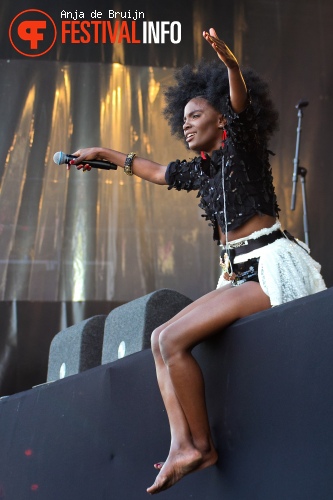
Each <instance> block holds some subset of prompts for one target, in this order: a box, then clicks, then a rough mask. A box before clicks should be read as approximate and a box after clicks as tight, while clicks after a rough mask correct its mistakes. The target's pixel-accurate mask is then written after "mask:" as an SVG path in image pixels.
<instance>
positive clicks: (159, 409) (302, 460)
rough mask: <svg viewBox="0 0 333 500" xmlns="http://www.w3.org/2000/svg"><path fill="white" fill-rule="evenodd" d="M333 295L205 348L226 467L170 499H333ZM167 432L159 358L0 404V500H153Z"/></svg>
mask: <svg viewBox="0 0 333 500" xmlns="http://www.w3.org/2000/svg"><path fill="white" fill-rule="evenodd" d="M332 299H333V289H329V290H327V291H325V292H321V293H319V294H316V295H314V296H311V297H307V298H305V299H300V300H297V301H295V302H293V303H289V304H286V305H284V306H279V307H277V308H274V309H272V310H269V311H265V312H262V313H259V314H255V315H253V316H251V317H249V318H246V319H243V320H241V321H238V322H237V323H235V324H234V325H232V326H231V327H230V328H228V330H226V331H225V332H224V333H223V334H221V335H219V336H217V337H215V338H213V339H211V340H210V341H208V342H206V343H204V344H202V345H201V346H199V347H198V348H196V350H195V355H196V356H197V358H198V359H199V361H200V363H201V365H202V366H203V371H204V376H205V380H206V387H207V404H208V409H209V414H210V418H211V425H212V429H213V435H214V440H215V442H216V445H217V448H218V451H219V455H220V459H219V462H218V464H217V465H216V466H214V467H211V468H209V469H207V470H204V471H201V472H198V473H196V474H192V475H190V476H188V477H186V478H184V479H183V480H182V481H181V482H180V483H178V484H177V485H176V486H174V487H173V488H172V489H170V490H168V491H166V492H163V493H161V494H159V498H161V500H162V499H170V500H176V499H177V500H185V499H193V500H222V499H223V500H331V499H332V498H333V475H332V464H333V425H332V422H333V376H332V371H333V368H332V367H333V327H332V324H333V301H332ZM168 445H169V431H168V423H167V418H166V414H165V411H164V408H163V404H162V401H161V397H160V394H159V391H158V387H157V383H156V379H155V373H154V366H153V360H152V355H151V352H150V350H146V351H143V352H140V353H138V354H134V355H131V356H128V357H126V358H124V359H122V360H119V361H115V362H113V363H110V364H107V365H103V366H101V367H97V368H94V369H91V370H88V371H86V372H83V373H81V374H79V375H74V376H71V377H68V378H67V379H63V380H60V381H57V382H53V383H50V384H46V385H42V386H39V387H36V388H34V389H31V390H29V391H26V392H23V393H20V394H16V395H13V396H10V397H8V398H3V399H2V400H1V401H0V449H1V454H0V498H1V499H2V498H3V499H8V500H29V499H32V498H36V499H37V498H38V499H42V500H95V499H96V500H144V499H147V498H149V496H148V495H147V493H146V491H145V490H146V487H147V486H150V485H151V484H152V483H153V481H154V478H155V475H156V471H155V470H154V468H153V463H154V462H156V461H161V460H163V459H164V458H165V457H166V455H167V452H168Z"/></svg>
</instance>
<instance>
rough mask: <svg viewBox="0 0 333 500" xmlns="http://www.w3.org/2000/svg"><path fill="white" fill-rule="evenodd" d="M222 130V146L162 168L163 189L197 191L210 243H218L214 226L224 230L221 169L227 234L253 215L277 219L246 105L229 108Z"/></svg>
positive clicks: (264, 153) (264, 155) (268, 173)
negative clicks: (211, 236) (242, 108)
mask: <svg viewBox="0 0 333 500" xmlns="http://www.w3.org/2000/svg"><path fill="white" fill-rule="evenodd" d="M225 118H226V120H227V123H226V126H225V129H226V133H227V137H226V139H225V141H224V144H223V147H222V148H221V149H219V150H217V151H214V152H213V154H212V157H211V158H210V157H209V156H208V155H206V159H204V158H202V157H201V156H197V157H195V158H193V160H191V161H186V160H183V161H180V160H176V161H173V162H171V163H169V165H168V167H167V170H166V177H165V178H166V182H167V184H168V185H169V187H168V189H172V188H175V189H177V190H178V191H180V190H181V189H185V190H187V191H192V190H197V191H198V195H197V197H198V198H200V203H199V207H200V208H202V209H203V210H204V212H205V214H203V215H202V217H205V218H206V220H209V221H210V223H211V224H210V225H213V227H214V240H219V235H218V225H219V226H220V227H221V228H222V231H223V232H224V233H225V232H226V227H225V215H224V200H223V188H222V186H223V179H222V169H223V165H224V188H225V194H226V220H227V230H228V231H231V230H233V229H236V228H238V227H240V226H241V225H242V224H244V222H246V221H247V220H249V219H250V218H251V217H253V216H254V215H255V214H266V215H272V216H278V212H279V208H278V205H277V201H276V196H275V191H274V186H273V177H272V170H271V167H270V163H269V154H270V151H268V150H267V144H266V142H265V141H262V140H261V138H260V137H259V135H258V133H257V125H256V116H255V114H254V111H253V108H252V106H251V104H249V105H248V107H247V108H246V110H245V111H243V112H242V113H239V114H237V113H235V112H234V111H233V110H232V108H231V106H230V104H229V111H228V114H227V116H225Z"/></svg>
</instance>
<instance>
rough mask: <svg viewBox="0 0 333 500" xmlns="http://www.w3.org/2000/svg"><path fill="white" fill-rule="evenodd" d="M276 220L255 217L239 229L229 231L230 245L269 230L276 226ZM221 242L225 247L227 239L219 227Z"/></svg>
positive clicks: (270, 217)
mask: <svg viewBox="0 0 333 500" xmlns="http://www.w3.org/2000/svg"><path fill="white" fill-rule="evenodd" d="M275 222H276V218H275V217H272V216H271V215H254V216H253V217H252V218H251V219H249V220H248V221H246V222H245V223H244V224H242V225H241V226H240V227H238V228H237V229H234V230H233V231H228V241H229V243H230V242H231V241H234V240H238V239H239V238H246V236H249V235H250V234H251V233H254V231H260V229H264V228H268V227H271V226H273V224H275ZM219 235H220V240H221V243H222V244H223V245H225V242H226V237H225V234H224V233H222V229H221V228H220V227H219Z"/></svg>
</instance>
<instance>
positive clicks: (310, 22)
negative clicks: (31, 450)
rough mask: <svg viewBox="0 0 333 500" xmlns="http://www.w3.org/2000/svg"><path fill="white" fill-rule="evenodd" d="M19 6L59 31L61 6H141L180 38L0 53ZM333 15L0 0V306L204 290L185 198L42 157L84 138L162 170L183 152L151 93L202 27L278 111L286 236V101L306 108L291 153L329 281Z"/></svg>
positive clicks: (315, 4) (295, 226) (199, 45)
mask: <svg viewBox="0 0 333 500" xmlns="http://www.w3.org/2000/svg"><path fill="white" fill-rule="evenodd" d="M27 8H40V9H42V10H45V11H47V12H48V13H49V14H51V15H52V17H53V18H54V19H55V20H56V22H57V23H58V24H59V23H60V11H61V9H63V8H66V10H68V11H70V10H75V9H77V10H79V11H80V10H82V11H86V12H88V11H89V12H90V11H91V10H92V9H100V10H102V11H103V12H107V11H108V9H112V8H115V9H117V10H120V11H125V10H128V9H132V11H134V10H141V11H143V12H144V13H145V16H146V17H145V19H146V20H153V21H162V20H167V21H174V20H178V21H179V22H181V25H182V41H181V43H180V44H178V45H175V44H171V43H170V42H168V43H166V44H164V45H161V44H151V45H147V46H134V45H131V44H117V45H116V44H115V45H114V46H110V45H109V46H101V45H89V46H82V45H81V46H74V45H68V44H67V45H64V44H61V43H60V42H59V40H58V41H57V43H56V45H55V46H54V48H53V49H52V50H51V51H50V52H49V53H47V54H46V55H45V56H43V57H41V58H37V59H35V60H31V59H28V58H26V57H24V56H20V55H19V54H18V53H16V52H15V51H14V49H13V48H12V47H11V46H10V43H9V40H8V34H7V32H8V26H9V24H10V22H11V20H12V19H13V18H14V17H15V15H16V14H17V13H19V12H20V11H22V10H24V9H27ZM332 24H333V4H332V2H331V1H330V0H292V1H290V0H251V1H250V0H237V1H234V2H226V1H219V2H218V1H216V0H208V1H206V2H204V3H203V2H199V1H198V0H196V1H193V2H192V3H191V4H188V5H180V4H179V2H177V3H176V2H175V1H174V0H173V1H171V2H168V3H167V5H166V4H163V3H161V2H154V1H153V0H147V1H146V2H132V1H129V2H117V3H115V2H113V3H112V2H111V3H110V2H94V5H93V6H92V4H91V3H90V2H83V3H82V2H81V3H80V5H78V4H77V3H75V1H71V2H66V6H62V5H59V6H57V7H55V6H54V5H53V6H50V7H49V6H46V5H45V2H41V1H39V2H38V1H36V2H34V3H33V4H31V5H30V4H29V5H27V3H26V2H25V1H23V0H20V1H18V2H15V3H11V4H9V3H7V4H4V3H3V4H2V5H1V16H0V26H1V31H0V46H1V50H0V56H1V60H0V110H1V117H2V127H1V134H0V183H1V184H0V235H1V237H0V301H10V302H11V301H12V302H15V301H30V302H31V303H33V302H36V301H38V302H40V301H45V302H46V301H48V302H52V301H57V302H63V303H65V302H76V301H82V302H85V301H115V302H125V301H128V300H131V299H134V298H136V297H139V296H141V295H144V294H146V293H149V292H151V291H152V290H155V289H158V288H162V287H169V288H174V289H176V290H178V291H180V292H182V293H184V294H185V295H188V296H189V297H191V298H193V299H195V298H197V297H199V296H200V295H202V294H204V293H206V292H208V291H209V290H211V289H212V288H214V287H215V284H216V281H217V278H218V274H219V266H218V248H217V247H216V245H215V244H214V243H213V241H212V233H211V228H210V227H208V225H207V223H206V222H205V221H204V220H203V219H202V218H201V212H200V211H199V209H198V208H197V200H196V198H195V194H193V193H189V194H187V193H185V192H182V193H178V192H173V191H168V190H167V188H166V187H162V186H154V185H150V184H148V183H146V182H144V181H141V180H140V179H138V178H136V177H133V178H129V177H127V176H126V175H124V173H123V171H122V169H121V170H119V171H118V172H113V171H109V172H106V171H97V170H93V171H91V172H89V173H86V174H82V173H81V172H77V171H76V170H71V171H70V172H69V173H68V172H67V171H66V167H65V166H57V165H55V164H54V163H53V160H52V157H53V154H54V153H55V152H56V151H60V150H62V151H64V152H66V153H71V152H73V151H75V150H76V149H77V148H79V147H85V146H93V145H103V146H106V147H111V148H114V149H117V150H120V151H124V152H129V151H136V152H137V153H138V154H139V155H142V156H145V157H147V158H151V159H153V160H156V161H158V162H162V163H165V164H167V163H168V162H169V161H171V160H173V159H176V158H181V159H183V158H188V157H189V156H190V153H189V152H188V151H187V150H186V149H185V147H184V145H183V144H181V143H180V142H177V141H176V140H175V139H173V138H171V137H170V133H169V130H168V127H167V124H166V123H165V121H164V119H163V117H162V114H161V112H162V108H163V88H165V87H166V86H167V85H169V84H170V83H172V80H173V71H174V68H175V67H178V66H181V65H183V64H185V63H187V62H189V63H193V62H194V61H196V60H198V59H200V57H202V56H204V57H206V58H212V57H214V54H213V53H212V51H211V49H210V48H209V47H208V46H207V44H206V45H205V43H204V41H203V40H202V37H201V33H202V30H203V29H208V28H209V27H210V26H214V27H216V29H217V31H218V33H219V34H220V36H221V37H222V38H224V39H225V40H226V42H227V43H228V44H229V45H230V46H231V48H233V49H234V50H235V52H236V55H237V56H238V58H239V60H240V61H241V62H242V64H243V65H247V66H252V67H254V68H255V69H256V70H257V71H258V72H259V73H260V74H262V75H263V76H264V77H265V78H266V79H267V80H268V81H269V83H270V86H271V90H272V96H273V99H274V101H275V103H276V106H277V108H278V111H279V113H280V131H279V132H278V133H277V134H276V135H275V137H274V139H273V140H272V143H271V145H270V148H271V149H272V150H273V151H274V152H275V153H276V156H275V157H273V160H272V166H273V174H274V179H275V185H276V190H277V194H278V199H279V204H280V207H281V210H282V211H281V222H282V224H283V226H284V227H286V228H288V229H289V231H290V232H292V233H294V235H295V236H297V237H299V238H301V239H303V221H302V196H301V190H300V185H298V191H297V203H296V210H295V211H293V212H292V211H291V210H290V197H291V187H292V173H293V159H294V156H295V144H296V126H297V110H296V108H295V105H296V104H297V103H298V102H299V100H300V99H302V98H303V99H306V100H308V101H309V105H308V107H306V108H305V109H304V116H303V127H302V135H301V149H300V162H301V166H303V167H305V168H306V169H307V176H306V190H307V201H308V215H309V227H310V246H311V250H312V255H313V257H314V258H315V259H316V260H318V261H320V262H321V264H322V270H323V275H324V278H325V280H326V282H327V284H328V285H329V286H331V285H332V284H333V264H332V259H331V253H332V250H331V245H332V241H333V225H332V223H331V214H332V208H333V196H332V190H333V165H332V160H331V154H330V153H331V142H332V139H331V130H332V125H331V119H332V115H333V106H332V90H331V89H332V83H333V81H332V80H333V74H332V73H333V68H332V53H333V32H332V28H331V27H332ZM298 184H300V182H298ZM14 310H16V309H15V308H14V309H13V311H14ZM77 319H78V320H80V319H81V318H77ZM14 324H15V321H14ZM0 325H1V318H0ZM11 325H12V323H11ZM64 326H65V325H64ZM14 330H15V328H14ZM14 330H13V326H11V328H7V327H6V325H5V324H2V325H1V331H0V335H1V336H2V338H3V344H4V345H5V344H6V343H7V345H9V344H10V345H14V344H15V341H13V338H14V339H15V335H16V336H17V332H16V333H15V331H14ZM6 339H7V340H6ZM8 339H9V340H8Z"/></svg>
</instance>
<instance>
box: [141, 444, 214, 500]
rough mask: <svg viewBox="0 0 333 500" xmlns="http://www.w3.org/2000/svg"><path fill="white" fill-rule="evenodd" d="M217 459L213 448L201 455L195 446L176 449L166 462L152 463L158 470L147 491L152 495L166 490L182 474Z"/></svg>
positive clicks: (198, 468) (201, 467) (207, 464)
mask: <svg viewBox="0 0 333 500" xmlns="http://www.w3.org/2000/svg"><path fill="white" fill-rule="evenodd" d="M216 461H217V453H216V451H215V449H214V448H213V449H212V450H211V451H210V452H209V453H207V454H205V455H202V453H200V451H199V450H196V449H195V448H193V449H191V450H187V451H178V452H174V453H173V454H170V455H169V457H168V458H167V460H166V462H164V463H163V462H158V463H157V464H155V465H154V467H155V468H156V469H159V470H160V472H159V474H158V476H157V477H156V479H155V482H154V484H153V485H152V486H150V488H147V492H148V493H150V494H152V495H154V494H155V493H159V492H160V491H164V490H167V489H168V488H170V487H171V486H173V485H174V484H175V483H177V482H178V481H180V479H182V478H183V477H184V476H186V475H187V474H190V473H191V472H194V471H196V470H200V469H205V468H206V467H209V466H211V465H213V464H215V463H216Z"/></svg>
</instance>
